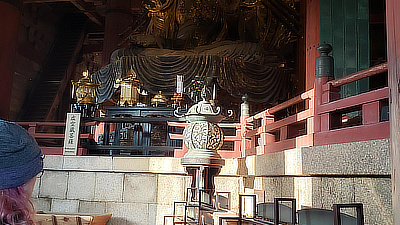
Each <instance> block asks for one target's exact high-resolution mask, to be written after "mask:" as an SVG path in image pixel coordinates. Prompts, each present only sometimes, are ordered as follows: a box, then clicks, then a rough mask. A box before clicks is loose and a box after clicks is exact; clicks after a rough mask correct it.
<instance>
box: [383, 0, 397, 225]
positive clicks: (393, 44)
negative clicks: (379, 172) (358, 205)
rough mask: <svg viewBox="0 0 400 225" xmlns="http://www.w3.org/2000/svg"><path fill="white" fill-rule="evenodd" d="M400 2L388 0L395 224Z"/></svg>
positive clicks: (391, 146) (394, 220)
mask: <svg viewBox="0 0 400 225" xmlns="http://www.w3.org/2000/svg"><path fill="white" fill-rule="evenodd" d="M399 12H400V4H399V2H398V0H386V30H387V52H388V53H387V56H388V77H389V88H390V96H389V99H390V101H389V104H390V150H391V161H392V204H393V224H400V119H399V118H400V102H399V101H400V98H399V94H400V92H399V84H400V14H399Z"/></svg>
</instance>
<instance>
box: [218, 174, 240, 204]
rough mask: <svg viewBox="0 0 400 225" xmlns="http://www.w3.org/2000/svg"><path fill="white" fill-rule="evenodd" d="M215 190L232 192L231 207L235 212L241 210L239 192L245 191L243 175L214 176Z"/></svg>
mask: <svg viewBox="0 0 400 225" xmlns="http://www.w3.org/2000/svg"><path fill="white" fill-rule="evenodd" d="M214 182H215V190H216V191H220V192H225V191H227V192H230V193H231V209H232V210H233V211H235V212H238V210H239V205H238V203H239V194H243V193H244V179H243V178H242V177H224V176H218V177H215V178H214Z"/></svg>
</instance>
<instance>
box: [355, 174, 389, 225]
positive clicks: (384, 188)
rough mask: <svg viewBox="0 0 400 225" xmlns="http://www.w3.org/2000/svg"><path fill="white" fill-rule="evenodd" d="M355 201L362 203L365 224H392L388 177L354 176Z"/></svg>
mask: <svg viewBox="0 0 400 225" xmlns="http://www.w3.org/2000/svg"><path fill="white" fill-rule="evenodd" d="M354 183H355V202H359V203H362V204H363V208H364V217H365V224H369V225H372V224H380V225H389V224H393V210H392V189H391V188H392V186H391V185H392V182H391V180H390V178H354Z"/></svg>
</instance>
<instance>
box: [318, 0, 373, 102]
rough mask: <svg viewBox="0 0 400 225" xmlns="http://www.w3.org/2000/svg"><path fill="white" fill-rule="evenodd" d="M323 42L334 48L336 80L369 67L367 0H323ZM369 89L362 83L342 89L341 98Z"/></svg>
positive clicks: (321, 0) (366, 82)
mask: <svg viewBox="0 0 400 225" xmlns="http://www.w3.org/2000/svg"><path fill="white" fill-rule="evenodd" d="M320 7H321V8H320V9H321V33H320V39H321V43H324V42H326V43H329V44H331V45H332V47H333V51H332V56H333V58H334V60H335V65H334V69H335V72H334V73H335V78H340V77H343V76H347V75H349V74H352V73H354V72H357V71H360V70H363V69H365V68H368V67H369V21H368V20H369V15H368V13H369V8H368V0H320ZM367 89H368V81H367V80H363V81H359V82H356V83H354V84H349V85H346V86H343V87H342V89H341V93H342V96H345V97H347V96H351V95H354V94H357V93H360V92H362V91H365V90H367Z"/></svg>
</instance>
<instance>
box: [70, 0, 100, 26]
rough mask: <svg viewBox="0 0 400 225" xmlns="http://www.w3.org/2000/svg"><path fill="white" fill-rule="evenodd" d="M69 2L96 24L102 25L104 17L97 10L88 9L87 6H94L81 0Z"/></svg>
mask: <svg viewBox="0 0 400 225" xmlns="http://www.w3.org/2000/svg"><path fill="white" fill-rule="evenodd" d="M71 3H72V4H73V5H74V6H75V7H76V8H78V9H79V10H81V11H82V12H83V13H84V14H85V15H86V16H87V17H88V18H89V19H90V20H91V21H92V22H94V23H96V24H98V25H103V24H104V19H103V18H102V17H101V16H100V15H99V14H97V12H96V11H95V10H90V9H89V8H88V7H90V8H95V6H94V5H93V4H89V5H88V3H86V2H84V1H81V0H71Z"/></svg>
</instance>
